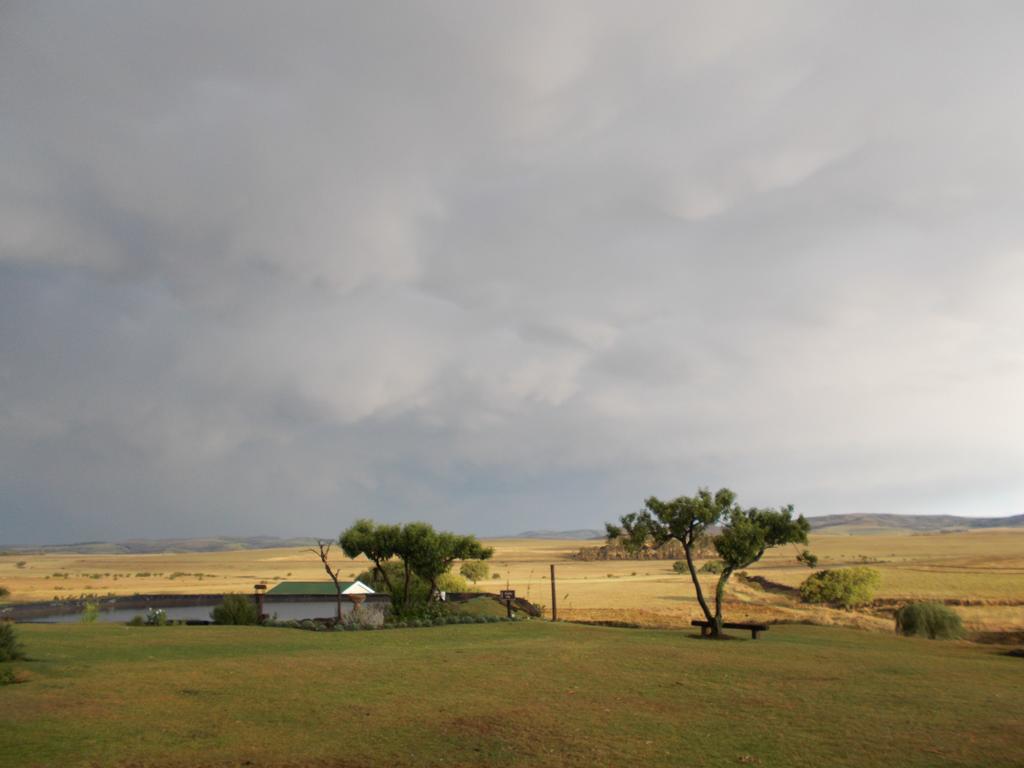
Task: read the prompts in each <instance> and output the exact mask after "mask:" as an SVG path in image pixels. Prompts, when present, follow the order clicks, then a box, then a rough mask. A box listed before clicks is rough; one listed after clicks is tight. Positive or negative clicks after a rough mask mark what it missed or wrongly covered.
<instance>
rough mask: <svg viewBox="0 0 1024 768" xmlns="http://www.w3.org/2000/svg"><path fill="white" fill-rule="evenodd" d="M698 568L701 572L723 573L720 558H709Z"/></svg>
mask: <svg viewBox="0 0 1024 768" xmlns="http://www.w3.org/2000/svg"><path fill="white" fill-rule="evenodd" d="M698 570H699V571H700V573H721V572H722V564H721V563H720V562H719V561H718V560H708V561H707V562H706V563H704V565H702V566H701V567H700V568H699V569H698Z"/></svg>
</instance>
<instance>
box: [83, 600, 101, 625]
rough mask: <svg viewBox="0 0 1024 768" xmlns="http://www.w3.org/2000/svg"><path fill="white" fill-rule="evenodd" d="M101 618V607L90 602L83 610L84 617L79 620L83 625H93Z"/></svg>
mask: <svg viewBox="0 0 1024 768" xmlns="http://www.w3.org/2000/svg"><path fill="white" fill-rule="evenodd" d="M99 617H100V607H99V606H98V605H96V603H94V602H92V601H89V602H87V603H86V604H85V607H84V608H83V609H82V615H81V616H79V618H78V620H79V621H80V622H81V623H82V624H92V623H93V622H94V621H96V619H98V618H99Z"/></svg>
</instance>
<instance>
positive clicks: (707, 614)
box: [683, 534, 715, 622]
mask: <svg viewBox="0 0 1024 768" xmlns="http://www.w3.org/2000/svg"><path fill="white" fill-rule="evenodd" d="M692 547H693V536H692V534H691V535H689V536H687V537H685V538H684V539H683V552H684V553H686V567H687V568H689V569H690V579H691V580H692V581H693V588H694V589H695V590H696V592H697V602H698V603H700V608H701V610H702V611H704V618H705V619H706V620H707V621H710V622H714V620H715V617H714V616H713V615H712V614H711V609H710V608H708V603H707V600H705V599H704V590H702V589H701V588H700V577H699V576H698V575H697V569H696V567H694V565H693V552H692V551H691V548H692Z"/></svg>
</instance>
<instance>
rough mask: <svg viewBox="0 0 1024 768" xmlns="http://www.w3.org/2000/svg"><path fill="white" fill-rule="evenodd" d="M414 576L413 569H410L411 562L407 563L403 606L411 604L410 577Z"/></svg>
mask: <svg viewBox="0 0 1024 768" xmlns="http://www.w3.org/2000/svg"><path fill="white" fill-rule="evenodd" d="M411 577H412V571H411V570H410V569H409V564H408V563H405V592H404V593H403V594H402V607H403V608H404V607H406V606H408V605H409V579H410V578H411Z"/></svg>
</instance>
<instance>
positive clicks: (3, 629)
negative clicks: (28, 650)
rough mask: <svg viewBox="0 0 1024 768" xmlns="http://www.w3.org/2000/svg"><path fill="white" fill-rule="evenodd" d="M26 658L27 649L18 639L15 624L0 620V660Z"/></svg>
mask: <svg viewBox="0 0 1024 768" xmlns="http://www.w3.org/2000/svg"><path fill="white" fill-rule="evenodd" d="M24 658H25V649H24V647H23V646H22V644H21V643H20V642H19V641H18V635H17V633H15V631H14V624H13V623H11V622H9V621H0V661H15V660H17V659H24Z"/></svg>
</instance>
